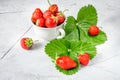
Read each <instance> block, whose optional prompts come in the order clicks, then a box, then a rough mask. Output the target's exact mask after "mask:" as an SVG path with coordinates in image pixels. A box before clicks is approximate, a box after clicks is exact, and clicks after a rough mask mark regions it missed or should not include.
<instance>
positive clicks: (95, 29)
mask: <svg viewBox="0 0 120 80" xmlns="http://www.w3.org/2000/svg"><path fill="white" fill-rule="evenodd" d="M99 32H100V30H99V28H98V27H97V26H90V28H89V30H88V33H89V34H90V35H91V36H96V35H98V34H99Z"/></svg>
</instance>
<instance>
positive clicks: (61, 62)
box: [56, 56, 77, 70]
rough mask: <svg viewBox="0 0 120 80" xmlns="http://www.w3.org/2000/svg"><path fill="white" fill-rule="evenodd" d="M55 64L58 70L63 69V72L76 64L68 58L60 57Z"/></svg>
mask: <svg viewBox="0 0 120 80" xmlns="http://www.w3.org/2000/svg"><path fill="white" fill-rule="evenodd" d="M56 64H57V65H58V66H59V67H60V68H62V69H65V70H68V69H72V68H75V67H76V66H77V63H76V62H75V61H74V60H73V59H72V58H70V57H69V56H61V57H59V58H57V60H56Z"/></svg>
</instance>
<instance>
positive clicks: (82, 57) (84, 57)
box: [78, 53, 90, 66]
mask: <svg viewBox="0 0 120 80" xmlns="http://www.w3.org/2000/svg"><path fill="white" fill-rule="evenodd" d="M78 60H79V62H80V64H82V65H84V66H86V65H87V64H88V63H89V60H90V56H89V54H88V53H84V54H80V55H78Z"/></svg>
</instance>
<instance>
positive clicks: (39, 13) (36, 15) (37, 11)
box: [31, 8, 43, 23]
mask: <svg viewBox="0 0 120 80" xmlns="http://www.w3.org/2000/svg"><path fill="white" fill-rule="evenodd" d="M41 17H43V13H42V11H41V10H40V9H39V8H36V9H35V11H34V12H33V14H32V18H31V20H32V22H33V23H35V22H36V20H37V19H39V18H41Z"/></svg>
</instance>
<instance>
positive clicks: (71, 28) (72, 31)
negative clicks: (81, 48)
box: [64, 16, 79, 41]
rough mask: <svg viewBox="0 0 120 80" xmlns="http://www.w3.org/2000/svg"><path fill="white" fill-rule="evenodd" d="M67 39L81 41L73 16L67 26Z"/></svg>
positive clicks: (69, 18)
mask: <svg viewBox="0 0 120 80" xmlns="http://www.w3.org/2000/svg"><path fill="white" fill-rule="evenodd" d="M64 30H65V34H66V35H65V37H64V38H65V39H67V40H71V41H75V40H79V31H78V29H77V27H76V20H75V18H74V17H73V16H69V17H68V18H67V21H66V25H65V28H64Z"/></svg>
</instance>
